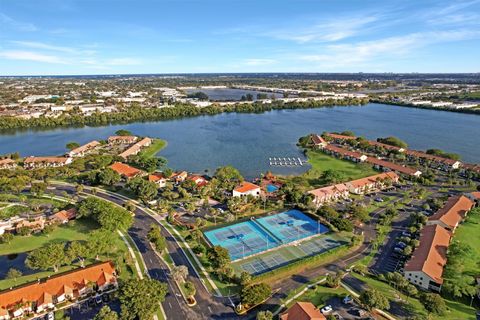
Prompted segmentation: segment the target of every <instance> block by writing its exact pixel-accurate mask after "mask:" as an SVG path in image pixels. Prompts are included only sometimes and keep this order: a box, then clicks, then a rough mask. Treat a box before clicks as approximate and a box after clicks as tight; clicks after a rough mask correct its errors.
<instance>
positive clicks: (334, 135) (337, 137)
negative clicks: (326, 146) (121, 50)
mask: <svg viewBox="0 0 480 320" xmlns="http://www.w3.org/2000/svg"><path fill="white" fill-rule="evenodd" d="M325 136H327V137H328V138H330V139H333V140H334V141H336V142H343V141H344V140H355V139H357V137H355V136H346V135H343V134H338V133H330V132H327V133H325Z"/></svg>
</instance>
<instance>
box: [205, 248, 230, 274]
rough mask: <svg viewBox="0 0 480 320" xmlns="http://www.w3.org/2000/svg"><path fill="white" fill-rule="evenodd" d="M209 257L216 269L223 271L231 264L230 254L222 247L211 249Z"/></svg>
mask: <svg viewBox="0 0 480 320" xmlns="http://www.w3.org/2000/svg"><path fill="white" fill-rule="evenodd" d="M207 257H208V259H209V261H210V263H211V265H212V267H213V268H214V269H223V268H225V267H226V266H228V265H229V264H230V254H229V253H228V250H227V249H225V248H223V247H221V246H214V247H212V248H210V249H209V250H208V254H207Z"/></svg>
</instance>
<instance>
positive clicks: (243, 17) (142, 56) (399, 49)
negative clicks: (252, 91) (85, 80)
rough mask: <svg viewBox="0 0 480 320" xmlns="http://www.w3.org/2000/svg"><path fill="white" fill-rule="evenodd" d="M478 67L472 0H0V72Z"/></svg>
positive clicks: (477, 17)
mask: <svg viewBox="0 0 480 320" xmlns="http://www.w3.org/2000/svg"><path fill="white" fill-rule="evenodd" d="M208 72H211V73H228V72H233V73H237V72H428V73H435V72H480V0H465V1H458V0H457V1H456V0H381V1H372V0H288V1H287V0H189V1H187V0H41V1H40V0H0V75H81V74H123V73H136V74H138V73H208Z"/></svg>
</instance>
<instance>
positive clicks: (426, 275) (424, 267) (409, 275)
mask: <svg viewBox="0 0 480 320" xmlns="http://www.w3.org/2000/svg"><path fill="white" fill-rule="evenodd" d="M450 239H451V233H450V232H449V231H448V230H446V229H445V228H442V227H440V226H439V225H436V224H432V225H427V226H425V227H424V228H423V229H422V231H421V232H420V245H419V246H418V247H417V248H416V249H415V250H414V252H413V255H412V257H411V258H410V260H408V262H407V263H406V264H405V268H404V276H405V278H406V279H407V280H408V281H410V282H411V283H413V284H414V285H417V286H419V287H420V288H423V289H425V290H433V291H437V292H440V290H441V286H442V283H443V278H442V274H443V267H444V266H445V265H446V264H447V249H448V246H449V245H450Z"/></svg>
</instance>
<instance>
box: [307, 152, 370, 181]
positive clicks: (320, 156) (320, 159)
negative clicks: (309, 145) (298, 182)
mask: <svg viewBox="0 0 480 320" xmlns="http://www.w3.org/2000/svg"><path fill="white" fill-rule="evenodd" d="M307 157H308V162H309V163H310V165H311V166H312V168H311V169H310V170H308V172H306V173H305V174H303V175H302V177H303V178H305V179H307V181H308V183H309V184H310V185H311V186H318V185H319V184H320V181H319V177H320V176H321V175H322V173H323V172H324V171H326V170H334V171H335V172H338V173H340V174H341V175H342V180H343V181H350V180H355V179H360V178H363V177H367V176H371V175H374V174H377V173H378V172H376V171H375V170H373V168H372V167H371V166H369V165H367V164H356V163H353V162H351V161H346V160H340V159H337V158H335V157H332V156H329V155H327V154H325V153H323V152H322V151H319V150H309V151H308V152H307Z"/></svg>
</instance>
